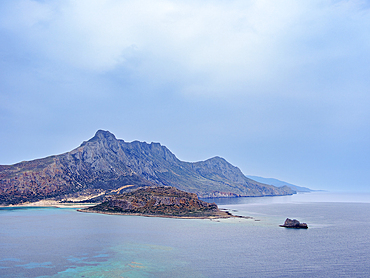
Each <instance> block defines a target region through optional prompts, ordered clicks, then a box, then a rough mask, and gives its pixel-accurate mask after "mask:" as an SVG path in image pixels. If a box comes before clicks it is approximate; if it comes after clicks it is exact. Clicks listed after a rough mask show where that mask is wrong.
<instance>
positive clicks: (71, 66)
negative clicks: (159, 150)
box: [0, 0, 370, 191]
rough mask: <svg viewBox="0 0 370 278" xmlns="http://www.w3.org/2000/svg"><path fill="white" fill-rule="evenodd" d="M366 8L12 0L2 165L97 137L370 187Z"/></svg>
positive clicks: (292, 177)
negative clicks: (106, 133)
mask: <svg viewBox="0 0 370 278" xmlns="http://www.w3.org/2000/svg"><path fill="white" fill-rule="evenodd" d="M369 50H370V4H369V1H360V0H358V1H355V0H353V1H351V0H346V1H334V0H332V1H330V0H321V1H316V0H310V1H298V0H297V1H293V0H282V1H273V0H271V1H265V0H255V1H249V0H243V1H238V0H228V1H221V0H214V1H209V0H202V1H199V0H198V1H193V0H187V1H182V0H173V1H171V0H157V1H152V0H135V1H130V0H127V1H124V0H78V1H77V0H75V1H72V0H64V1H60V0H39V1H36V0H2V1H0V125H1V126H0V127H1V128H0V164H14V163H16V162H19V161H22V160H32V159H35V158H40V157H45V156H48V155H53V154H60V153H64V152H67V151H70V150H72V149H73V148H75V147H77V146H79V145H80V144H81V143H82V141H85V140H88V139H90V138H91V137H93V136H94V134H95V132H96V131H97V130H98V129H104V130H109V131H110V132H112V133H114V134H115V135H116V137H117V138H120V139H123V140H125V141H133V140H140V141H146V142H152V141H153V142H160V143H161V144H162V145H165V146H167V147H168V148H169V149H170V150H171V151H172V152H173V153H174V154H175V155H176V156H177V157H178V158H179V159H181V160H184V161H199V160H205V159H208V158H210V157H213V156H216V155H217V156H221V157H224V158H225V159H226V160H228V161H229V162H230V163H232V164H233V165H235V166H238V167H239V168H240V169H241V170H242V172H243V173H244V174H246V175H256V176H262V177H267V178H269V177H272V178H277V179H281V180H284V181H287V182H290V183H293V184H296V185H300V186H307V187H310V188H313V189H326V190H332V191H352V190H355V191H370V186H369V183H370V159H369V157H370V109H369V108H370V77H369V74H370V51H369Z"/></svg>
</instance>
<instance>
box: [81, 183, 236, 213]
mask: <svg viewBox="0 0 370 278" xmlns="http://www.w3.org/2000/svg"><path fill="white" fill-rule="evenodd" d="M79 211H82V212H96V213H107V214H126V215H142V216H160V217H176V218H215V217H217V218H228V217H231V215H230V214H229V213H227V212H225V211H220V210H219V209H218V207H217V205H216V204H214V203H213V204H210V203H207V202H204V201H201V200H199V199H198V197H197V195H196V194H194V193H187V192H184V191H181V190H178V189H176V188H174V187H171V186H164V187H146V188H140V189H137V190H135V191H132V192H128V193H125V194H122V195H116V196H110V197H108V198H107V200H105V201H104V202H103V203H101V204H99V205H97V206H94V207H90V208H86V209H81V210H79Z"/></svg>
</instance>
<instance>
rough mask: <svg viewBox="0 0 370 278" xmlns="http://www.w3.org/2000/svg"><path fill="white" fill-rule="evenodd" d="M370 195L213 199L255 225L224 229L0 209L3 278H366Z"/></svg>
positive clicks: (203, 223)
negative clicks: (297, 225)
mask: <svg viewBox="0 0 370 278" xmlns="http://www.w3.org/2000/svg"><path fill="white" fill-rule="evenodd" d="M369 197H370V195H368V194H367V195H366V194H365V195H356V194H352V195H348V194H330V193H307V194H298V195H293V196H285V197H265V198H231V199H214V200H211V201H216V202H217V203H218V204H219V206H220V207H222V208H228V209H230V210H232V211H233V213H234V214H239V215H247V216H252V217H253V219H229V220H220V221H219V222H218V221H210V220H186V219H165V218H150V217H134V216H112V215H101V214H90V213H79V212H77V211H76V210H75V209H55V208H32V209H27V208H22V209H19V208H18V209H8V208H7V209H0V225H1V226H0V277H58V278H59V277H297V276H298V275H299V276H301V275H302V276H306V277H369V276H370V264H369V262H370V251H369V250H370V233H369V230H370V221H369V219H370V198H369ZM287 217H290V218H296V219H298V220H300V221H302V222H306V223H307V224H308V225H309V229H308V230H295V229H285V228H280V227H279V226H278V225H279V224H282V223H283V222H284V220H285V218H287Z"/></svg>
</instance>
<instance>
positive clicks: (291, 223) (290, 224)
mask: <svg viewBox="0 0 370 278" xmlns="http://www.w3.org/2000/svg"><path fill="white" fill-rule="evenodd" d="M279 226H280V227H285V228H294V229H308V225H307V224H306V223H300V222H299V221H298V220H297V219H293V220H292V219H289V218H287V219H285V222H284V224H283V225H279Z"/></svg>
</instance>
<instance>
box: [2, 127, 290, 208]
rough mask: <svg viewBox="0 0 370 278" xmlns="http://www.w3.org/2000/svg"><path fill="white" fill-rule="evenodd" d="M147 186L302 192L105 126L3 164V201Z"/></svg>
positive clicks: (99, 195)
mask: <svg viewBox="0 0 370 278" xmlns="http://www.w3.org/2000/svg"><path fill="white" fill-rule="evenodd" d="M146 186H173V187H175V188H177V189H180V190H183V191H186V192H189V193H195V194H197V196H198V197H202V198H209V197H241V196H245V197H248V196H253V197H256V196H281V195H291V194H294V193H296V191H295V190H294V189H292V188H290V187H288V186H286V185H285V186H282V187H276V186H274V185H270V184H266V183H263V182H258V181H256V180H253V179H250V178H248V177H246V176H245V175H244V174H243V173H242V172H241V171H240V169H239V168H237V167H235V166H233V165H231V164H230V163H228V162H227V161H226V160H225V159H223V158H221V157H213V158H210V159H208V160H205V161H199V162H193V163H190V162H184V161H181V160H179V159H178V158H177V157H176V156H175V155H174V154H173V153H172V152H171V151H170V150H169V149H168V148H166V147H165V146H162V145H161V144H159V143H150V144H148V143H146V142H139V141H133V142H125V141H124V140H120V139H116V137H115V136H114V135H113V134H112V133H110V132H109V131H103V130H98V131H97V132H96V134H95V136H94V137H93V138H91V139H90V140H88V141H85V142H83V143H82V144H81V145H80V146H79V147H77V148H76V149H74V150H72V151H70V152H67V153H64V154H60V155H53V156H49V157H45V158H41V159H36V160H32V161H23V162H20V163H17V164H14V165H0V204H1V205H15V204H22V203H26V202H37V201H40V200H49V201H57V202H101V201H102V200H104V198H105V197H107V196H110V195H115V194H120V193H123V192H128V191H131V190H134V189H137V188H139V187H146Z"/></svg>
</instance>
